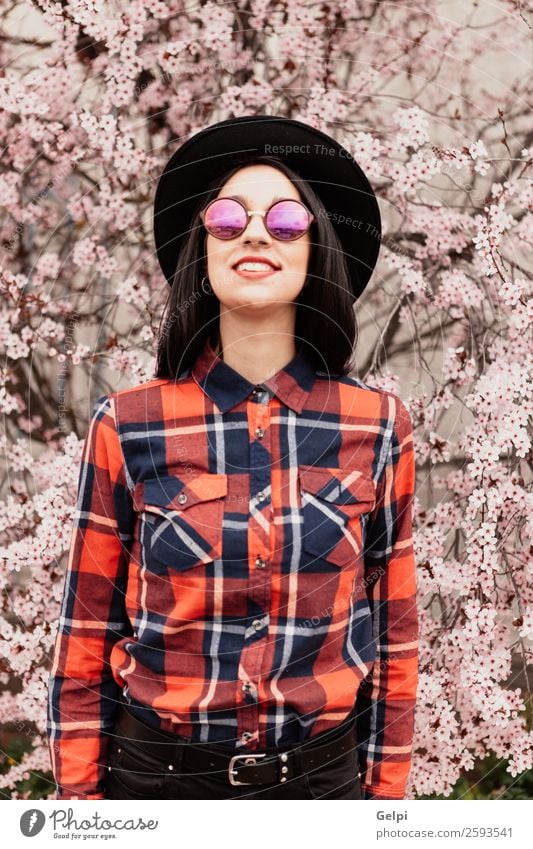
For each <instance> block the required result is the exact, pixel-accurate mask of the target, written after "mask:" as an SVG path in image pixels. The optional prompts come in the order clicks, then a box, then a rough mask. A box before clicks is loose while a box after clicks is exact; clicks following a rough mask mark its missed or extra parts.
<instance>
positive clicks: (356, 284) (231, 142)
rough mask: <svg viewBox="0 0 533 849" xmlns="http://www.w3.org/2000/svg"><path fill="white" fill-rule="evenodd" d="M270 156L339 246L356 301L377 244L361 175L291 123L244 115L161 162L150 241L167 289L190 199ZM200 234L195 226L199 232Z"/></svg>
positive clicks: (188, 222)
mask: <svg viewBox="0 0 533 849" xmlns="http://www.w3.org/2000/svg"><path fill="white" fill-rule="evenodd" d="M263 154H267V155H268V154H273V155H276V156H278V157H279V158H280V159H281V160H282V161H283V162H284V163H286V164H287V165H288V166H289V167H290V168H292V169H293V170H294V171H296V172H297V173H298V174H299V175H300V177H301V178H302V179H303V180H305V181H306V182H307V183H309V185H310V186H311V187H312V188H313V190H314V192H315V193H316V194H317V195H318V197H319V198H320V200H321V202H322V204H323V206H324V210H325V214H326V215H327V216H328V217H329V219H330V221H331V223H332V225H333V227H334V228H335V231H336V233H337V235H338V237H339V239H340V242H341V245H342V248H343V251H344V254H345V258H346V262H347V266H348V272H349V276H350V281H351V284H352V290H353V297H354V299H357V298H358V297H359V296H360V295H361V293H362V291H363V290H364V288H365V287H366V285H367V284H368V281H369V280H370V277H371V275H372V272H373V270H374V267H375V265H376V262H377V258H378V254H379V248H380V243H381V216H380V212H379V206H378V202H377V198H376V195H375V193H374V191H373V189H372V187H371V186H370V183H369V182H368V179H367V177H366V175H365V174H364V172H363V170H362V169H361V167H360V166H359V165H358V164H357V162H356V161H355V160H354V158H353V157H352V155H351V154H350V153H349V152H348V151H347V150H346V148H344V147H343V146H342V145H341V144H340V143H339V142H337V141H336V140H334V139H333V138H332V137H331V136H328V135H326V134H325V133H323V132H321V131H320V130H317V129H315V128H314V127H310V126H308V125H307V124H304V123H302V122H301V121H296V120H294V119H292V118H284V117H278V116H268V115H267V116H265V115H249V116H245V117H239V118H230V119H228V120H226V121H221V122H219V123H217V124H212V125H211V126H209V127H206V128H205V129H204V130H201V131H200V132H198V133H196V134H195V135H193V136H192V137H191V138H189V139H188V140H187V141H186V142H184V143H183V144H182V145H181V146H180V147H179V148H178V149H177V150H176V151H175V152H174V154H173V155H172V156H171V157H170V159H169V160H168V162H167V164H166V166H165V168H164V170H163V172H162V174H161V176H160V178H159V181H158V184H157V189H156V193H155V200H154V217H153V227H154V240H155V246H156V251H157V257H158V260H159V263H160V265H161V269H162V271H163V274H164V275H165V277H166V279H167V281H168V283H169V284H172V281H173V278H174V273H175V270H176V263H177V258H178V255H179V251H180V248H181V245H182V242H183V240H184V239H185V237H186V236H187V234H188V233H189V232H190V229H191V226H192V216H193V213H194V210H195V208H196V206H197V204H198V199H199V198H200V197H201V196H202V195H203V194H204V193H205V192H206V189H207V186H208V185H209V183H211V181H212V180H214V179H215V178H217V177H221V178H222V177H223V176H224V174H225V173H227V171H228V170H230V169H231V168H233V167H235V166H236V165H239V164H240V165H242V166H243V167H244V166H245V165H246V160H247V159H248V158H252V157H253V156H257V155H263ZM200 226H201V225H200Z"/></svg>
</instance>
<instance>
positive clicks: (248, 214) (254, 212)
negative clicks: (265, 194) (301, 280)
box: [200, 197, 316, 242]
mask: <svg viewBox="0 0 533 849" xmlns="http://www.w3.org/2000/svg"><path fill="white" fill-rule="evenodd" d="M219 200H231V201H233V202H234V203H238V204H239V206H241V207H242V209H243V210H244V212H245V214H246V224H245V225H244V227H243V228H242V230H240V231H239V233H237V234H236V235H235V236H228V238H227V239H225V238H223V237H221V236H215V234H214V233H211V231H210V230H209V228H208V227H207V226H206V224H205V214H206V212H207V210H208V209H209V207H210V206H211V205H212V204H214V203H216V202H217V201H219ZM288 200H289V201H292V203H297V204H299V205H300V206H302V207H303V208H304V209H305V211H306V212H307V215H308V216H309V223H308V225H307V227H306V229H305V230H304V232H303V233H300V235H299V236H295V237H294V239H280V238H278V236H275V235H274V233H271V232H270V229H269V227H268V225H267V222H266V217H267V215H268V213H269V212H270V210H271V209H273V207H275V206H277V205H278V203H286V202H287V201H288ZM252 215H260V216H261V218H262V219H263V226H264V227H265V229H266V230H267V232H268V233H269V234H270V235H271V236H272V238H273V239H276V241H278V242H296V241H297V240H298V239H301V238H302V236H305V234H306V233H308V232H309V229H310V227H311V224H312V223H313V221H315V220H316V219H315V216H314V215H313V213H312V212H311V210H310V209H308V208H307V207H306V205H305V203H302V202H301V201H300V200H296V199H295V198H280V199H279V200H275V201H274V203H271V204H270V206H269V207H268V209H267V210H266V211H265V212H261V210H260V209H247V207H246V206H245V205H244V204H243V203H242V201H240V200H237V198H231V197H220V198H213V200H211V201H209V203H208V204H207V206H206V207H204V209H202V211H201V212H200V220H201V222H202V224H203V226H204V227H205V229H206V230H207V232H208V233H209V235H211V236H213V238H214V239H220V241H221V242H230V241H231V240H232V239H238V237H239V236H242V234H243V233H244V231H245V230H246V228H247V227H248V224H249V223H250V218H251V217H252Z"/></svg>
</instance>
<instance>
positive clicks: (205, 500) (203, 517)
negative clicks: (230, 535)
mask: <svg viewBox="0 0 533 849" xmlns="http://www.w3.org/2000/svg"><path fill="white" fill-rule="evenodd" d="M227 491H228V477H227V475H216V474H209V473H207V472H206V473H200V474H198V475H196V476H194V477H192V476H187V478H186V479H181V478H180V477H178V476H177V475H167V476H160V477H157V478H149V479H148V480H145V481H142V482H140V483H138V484H137V485H136V486H135V489H134V494H133V497H134V504H135V509H136V510H137V511H138V512H139V514H140V540H141V544H142V547H143V552H144V557H145V561H146V562H145V565H146V566H147V568H148V569H150V570H151V571H156V572H163V571H166V570H167V569H176V570H177V571H183V570H185V569H191V568H192V567H194V566H199V565H200V564H202V563H210V562H211V561H213V560H216V559H218V558H219V557H221V556H222V521H223V517H224V497H225V496H226V495H227Z"/></svg>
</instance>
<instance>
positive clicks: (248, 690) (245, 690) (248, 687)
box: [242, 681, 254, 693]
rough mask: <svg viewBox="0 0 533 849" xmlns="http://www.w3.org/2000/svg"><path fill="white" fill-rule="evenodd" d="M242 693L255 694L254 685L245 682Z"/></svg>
mask: <svg viewBox="0 0 533 849" xmlns="http://www.w3.org/2000/svg"><path fill="white" fill-rule="evenodd" d="M242 691H243V693H253V691H254V685H253V684H251V683H250V682H249V681H245V683H244V684H243V685H242Z"/></svg>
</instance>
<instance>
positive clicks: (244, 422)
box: [47, 341, 418, 799]
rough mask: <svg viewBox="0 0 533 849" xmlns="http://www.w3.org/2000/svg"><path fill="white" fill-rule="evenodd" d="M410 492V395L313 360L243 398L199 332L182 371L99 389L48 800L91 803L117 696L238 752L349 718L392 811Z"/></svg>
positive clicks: (407, 733)
mask: <svg viewBox="0 0 533 849" xmlns="http://www.w3.org/2000/svg"><path fill="white" fill-rule="evenodd" d="M414 486H415V465H414V453H413V440H412V423H411V419H410V416H409V413H408V411H407V409H406V407H405V406H404V405H403V403H402V402H401V400H400V399H399V398H398V397H397V396H396V395H394V394H392V393H390V392H386V391H383V390H378V389H375V388H372V387H370V386H368V385H366V384H364V383H362V382H361V381H359V380H357V379H356V378H354V377H344V376H341V375H333V376H332V375H331V374H327V373H325V372H321V371H318V370H315V368H314V366H313V365H312V363H311V361H310V359H309V358H308V356H307V355H306V354H305V351H304V349H300V350H299V351H298V352H297V354H296V356H295V357H294V358H293V359H292V360H291V362H290V363H288V364H287V365H286V366H285V368H283V369H281V370H280V371H278V372H277V373H276V374H275V375H274V376H273V377H271V378H270V379H268V380H266V381H265V382H264V383H263V384H260V385H257V386H254V385H253V384H252V383H250V382H249V381H247V380H246V379H245V378H244V377H243V376H242V375H240V374H238V372H236V371H235V370H234V369H232V368H231V367H230V366H229V365H228V364H227V363H225V362H224V361H223V360H222V359H220V357H218V356H217V354H216V353H215V352H214V350H213V348H212V346H211V344H210V341H207V342H206V344H205V346H204V348H203V351H202V352H201V354H200V356H199V357H198V358H197V360H196V362H195V364H194V366H193V368H191V369H189V370H188V371H187V373H186V374H184V375H182V376H181V377H180V378H179V379H177V380H167V379H155V380H151V381H149V382H147V383H144V384H142V385H139V386H135V387H133V388H131V389H126V390H121V391H118V392H114V393H112V394H109V395H104V396H103V397H101V398H99V399H98V400H97V401H96V403H95V406H94V409H93V414H92V418H91V421H90V425H89V428H88V431H87V435H86V438H85V443H84V448H83V455H82V462H81V469H80V476H79V485H78V499H77V504H76V512H75V520H74V527H73V533H72V541H71V546H70V552H69V558H68V564H67V571H66V576H65V586H64V595H63V601H62V608H61V615H60V621H59V629H58V633H57V637H56V643H55V650H54V657H53V665H52V669H51V673H50V678H49V685H48V695H49V698H48V714H47V733H48V741H49V748H50V755H51V761H52V770H53V775H54V779H55V781H56V785H57V787H56V798H57V799H67V798H69V799H80V798H84V799H98V798H103V796H104V788H105V775H106V761H107V750H108V745H109V742H110V736H109V735H110V734H112V732H113V729H114V718H115V715H116V710H117V706H118V702H119V698H123V699H124V700H125V701H126V703H127V704H128V706H129V708H130V709H131V710H132V711H133V712H134V713H136V714H137V715H138V716H139V717H140V718H141V719H142V720H143V721H144V722H148V723H149V724H152V725H154V726H156V727H158V728H161V729H162V730H164V731H171V732H176V733H179V734H180V735H183V736H185V737H186V738H187V739H189V740H191V741H198V742H213V743H217V744H219V745H223V746H226V747H229V748H231V749H232V750H234V751H235V752H244V751H247V750H250V751H253V750H255V749H258V748H264V747H267V746H269V747H270V746H276V747H283V746H288V745H292V744H295V743H297V742H303V741H304V740H307V739H309V738H311V737H313V736H315V735H316V734H318V733H319V732H322V731H326V730H328V729H331V728H332V727H334V726H337V725H338V724H339V723H341V722H342V720H343V719H345V718H346V717H347V716H348V714H350V713H351V712H355V714H356V723H357V726H356V727H357V733H358V754H359V763H360V770H361V783H362V792H363V798H367V799H370V798H378V799H401V798H403V796H404V792H405V785H406V781H407V778H408V774H409V770H410V764H411V746H412V735H413V720H414V708H415V697H416V689H417V660H418V616H417V609H416V599H415V589H416V587H415V561H414V552H413V541H412V500H413V494H414Z"/></svg>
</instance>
